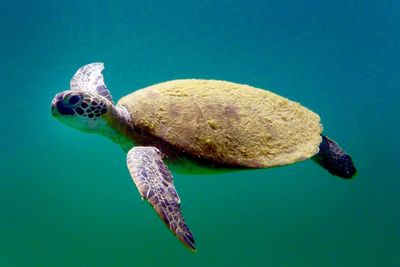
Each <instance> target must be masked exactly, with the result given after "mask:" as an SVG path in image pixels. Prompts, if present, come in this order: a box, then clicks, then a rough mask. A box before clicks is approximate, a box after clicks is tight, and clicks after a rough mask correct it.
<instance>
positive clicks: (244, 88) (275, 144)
mask: <svg viewBox="0 0 400 267" xmlns="http://www.w3.org/2000/svg"><path fill="white" fill-rule="evenodd" d="M103 69H104V64H103V63H92V64H88V65H85V66H83V67H81V68H80V69H78V71H77V72H76V73H75V75H74V76H73V78H72V79H71V81H70V87H71V88H70V90H66V91H63V92H61V93H58V94H57V95H56V96H55V97H54V99H53V101H52V104H51V111H52V114H53V115H54V116H55V117H56V118H57V119H58V120H60V121H61V122H63V123H65V124H67V125H69V126H71V127H74V128H76V129H78V130H80V131H83V132H89V133H98V134H102V135H104V136H106V137H108V138H110V139H111V140H112V141H114V142H116V143H118V144H120V145H121V147H122V148H123V149H124V150H125V151H126V152H127V165H128V169H129V172H130V175H131V177H132V179H133V181H134V183H135V185H136V187H137V188H138V190H139V193H140V195H141V197H142V199H143V198H144V199H146V200H147V201H148V202H149V203H150V204H151V206H152V207H153V208H154V209H155V211H156V212H157V214H158V215H159V216H160V218H161V219H162V220H163V221H164V222H165V224H166V225H167V227H169V229H170V230H171V231H172V232H173V233H174V234H175V235H176V236H177V238H178V239H179V240H180V241H181V242H182V243H183V244H184V245H186V246H187V247H188V248H189V249H191V250H193V251H195V242H194V238H193V235H192V233H191V231H190V230H189V228H188V227H187V225H186V223H185V220H184V218H183V216H182V213H181V208H180V199H179V196H178V193H177V191H176V189H175V187H174V184H173V180H172V174H171V172H170V170H169V168H170V169H171V170H173V171H177V172H184V173H185V172H186V173H218V172H224V171H233V170H244V169H253V168H268V167H274V166H280V165H287V164H291V163H294V162H298V161H302V160H305V159H308V158H312V159H313V160H314V161H316V162H317V163H318V164H320V165H321V166H322V167H324V168H325V169H327V170H328V171H329V172H330V173H332V174H333V175H337V176H340V177H343V178H350V177H352V176H353V175H354V174H355V173H356V169H355V167H354V165H353V162H352V159H351V157H350V156H349V155H348V154H347V153H346V152H345V151H344V150H343V149H342V148H340V147H339V146H338V144H337V143H335V142H334V141H333V140H331V139H329V138H328V137H326V136H324V135H321V133H322V126H321V124H320V118H319V116H318V115H317V114H315V113H314V112H312V111H310V110H309V109H307V108H305V107H303V106H302V105H300V104H299V103H296V102H293V101H291V100H288V99H287V98H284V97H281V96H279V95H277V94H274V93H272V92H270V91H267V90H263V89H258V88H255V87H251V86H248V85H242V84H236V83H232V82H226V81H218V80H199V79H185V80H174V81H168V82H164V83H160V84H156V85H153V86H150V87H147V88H144V89H141V90H137V91H134V92H133V93H131V94H129V95H127V96H125V97H123V98H122V99H121V100H119V101H118V103H117V104H116V105H115V104H114V101H113V99H112V97H111V94H110V92H109V91H108V89H107V88H106V85H105V83H104V80H103V75H102V71H103ZM167 166H168V167H169V168H168V167H167Z"/></svg>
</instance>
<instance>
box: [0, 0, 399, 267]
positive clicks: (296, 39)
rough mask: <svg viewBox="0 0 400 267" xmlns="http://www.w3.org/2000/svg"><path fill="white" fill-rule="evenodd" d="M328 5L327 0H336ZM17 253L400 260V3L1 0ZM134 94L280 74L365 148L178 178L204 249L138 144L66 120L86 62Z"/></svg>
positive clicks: (149, 261) (277, 262) (89, 258)
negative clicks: (176, 225) (160, 202)
mask: <svg viewBox="0 0 400 267" xmlns="http://www.w3.org/2000/svg"><path fill="white" fill-rule="evenodd" d="M321 2H322V1H321ZM1 4H2V5H1V9H0V15H1V16H0V25H1V32H0V34H1V42H0V48H1V53H0V77H1V78H0V83H1V84H0V88H1V89H0V92H1V97H0V106H1V108H2V110H1V113H0V114H1V119H0V133H1V138H0V159H1V160H0V174H1V175H0V209H1V210H0V211H1V212H0V266H1V267H14V266H18V267H19V266H273V267H280V266H307V267H310V266H316V267H319V266H324V267H330V266H332V267H336V266H340V267H345V266H382V267H397V266H400V226H399V225H400V181H399V179H400V164H399V163H398V161H399V156H398V153H399V150H400V145H399V142H398V137H399V133H400V127H399V121H400V120H399V118H400V116H399V115H400V114H399V113H400V109H399V107H398V105H399V101H398V99H399V97H400V93H399V92H400V91H399V88H400V78H399V77H400V76H399V70H400V54H399V47H400V30H399V29H400V22H399V19H398V18H399V16H398V14H399V10H400V4H399V2H398V1H384V4H383V3H378V2H377V1H341V0H340V1H334V2H333V3H330V2H328V1H326V3H325V4H322V3H320V2H319V1H288V0H283V1H232V0H231V1H211V0H209V1H58V0H52V1H33V0H31V1H8V0H6V1H2V2H1ZM94 61H102V62H105V64H106V70H105V80H106V83H107V85H108V87H109V89H110V91H111V92H112V94H113V97H114V99H119V98H120V97H122V96H124V95H125V94H127V93H130V92H131V91H133V90H136V89H138V88H142V87H144V86H147V85H151V84H154V83H158V82H162V81H166V80H172V79H177V78H204V79H211V78H213V79H222V80H229V81H234V82H238V83H245V84H251V85H254V86H257V87H261V88H268V89H270V90H272V91H275V92H277V93H279V94H281V95H284V96H286V97H289V98H290V99H293V100H296V101H299V102H301V103H302V104H304V105H305V106H307V107H309V108H311V109H313V110H314V111H316V112H318V113H319V114H320V115H321V118H322V120H323V123H324V130H325V133H326V134H327V135H329V136H330V137H332V138H333V139H335V140H337V141H338V142H339V143H340V144H341V145H342V146H343V147H344V148H345V149H346V150H347V151H348V152H349V153H350V154H351V155H352V156H353V159H354V161H355V163H356V165H357V167H358V169H359V173H358V176H357V177H356V178H355V179H353V180H351V181H346V180H342V179H340V178H336V177H333V176H331V175H330V174H329V173H327V172H326V171H324V170H323V169H322V168H320V167H319V166H317V165H316V164H315V163H313V162H312V161H306V162H302V163H299V164H295V165H292V166H287V167H282V168H274V169H269V170H256V171H248V172H237V173H228V174H224V175H212V176H205V175H196V176H190V175H189V176H188V175H181V174H176V175H175V184H176V186H177V188H178V191H179V194H180V197H181V199H182V208H183V212H184V214H185V217H186V219H187V222H188V224H189V226H190V228H191V230H192V231H193V233H194V236H195V240H196V244H197V249H198V252H197V253H196V254H193V253H190V252H189V251H188V250H187V249H185V248H184V247H183V246H182V245H181V244H180V243H179V242H178V241H177V240H176V239H175V238H174V237H173V235H171V234H170V233H169V231H167V229H166V228H165V226H164V225H163V223H162V222H161V221H160V220H159V219H158V218H157V216H156V215H155V213H154V211H153V210H152V209H151V208H150V207H149V206H148V204H146V203H143V202H141V200H140V197H139V194H138V192H137V189H136V188H135V187H134V185H133V183H132V181H131V178H130V177H129V173H128V170H127V168H126V166H125V154H124V153H123V151H122V150H121V149H120V148H119V147H118V146H117V145H115V144H113V143H112V142H110V141H108V140H106V139H105V138H103V137H101V136H97V135H88V134H83V133H80V132H78V131H76V130H74V129H72V128H68V127H66V126H64V125H62V124H61V123H59V122H58V121H56V120H54V119H53V118H52V117H51V114H50V101H51V99H52V97H53V96H54V95H55V94H56V93H57V92H59V91H62V90H65V89H68V87H69V79H70V78H71V76H72V75H73V73H74V72H75V71H76V69H77V68H78V67H80V66H82V65H84V64H87V63H90V62H94Z"/></svg>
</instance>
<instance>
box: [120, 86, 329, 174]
mask: <svg viewBox="0 0 400 267" xmlns="http://www.w3.org/2000/svg"><path fill="white" fill-rule="evenodd" d="M118 105H123V106H125V107H126V108H127V109H128V111H129V113H130V115H131V117H132V123H133V124H134V126H135V127H140V128H143V129H146V131H149V132H150V133H151V134H152V135H155V136H157V137H160V138H162V139H164V140H165V141H167V142H169V143H170V144H172V145H173V146H175V147H177V148H178V149H180V150H182V151H185V152H187V153H190V154H192V155H197V156H200V157H203V158H206V159H209V160H211V161H213V162H216V163H219V164H223V165H224V164H226V165H231V166H232V165H233V166H243V167H272V166H278V165H285V164H290V163H293V162H297V161H301V160H304V159H308V158H310V157H311V156H313V155H315V154H316V153H317V152H318V147H319V144H320V142H321V136H320V134H321V132H322V126H321V124H320V118H319V116H318V115H317V114H315V113H314V112H312V111H310V110H309V109H307V108H305V107H303V106H301V105H300V104H299V103H296V102H293V101H290V100H288V99H287V98H284V97H281V96H279V95H276V94H274V93H272V92H270V91H267V90H263V89H258V88H255V87H251V86H248V85H242V84H236V83H231V82H225V81H216V80H196V79H188V80H174V81H168V82H164V83H160V84H156V85H153V86H150V87H147V88H144V89H141V90H138V91H135V92H133V93H131V94H129V95H127V96H125V97H123V98H122V99H121V100H120V101H119V102H118Z"/></svg>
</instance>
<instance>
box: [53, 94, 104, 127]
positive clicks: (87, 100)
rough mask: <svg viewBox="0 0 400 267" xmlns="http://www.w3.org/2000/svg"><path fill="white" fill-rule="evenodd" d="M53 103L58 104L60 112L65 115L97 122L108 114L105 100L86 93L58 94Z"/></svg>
mask: <svg viewBox="0 0 400 267" xmlns="http://www.w3.org/2000/svg"><path fill="white" fill-rule="evenodd" d="M53 103H56V106H57V108H58V111H59V112H60V113H61V114H63V115H80V116H82V117H87V118H90V119H94V120H96V119H97V118H99V117H100V116H101V115H103V114H105V113H106V112H107V105H106V102H105V101H104V99H102V98H100V97H96V96H94V95H91V94H89V93H85V92H71V91H69V92H61V93H58V94H57V95H56V96H55V97H54V99H53Z"/></svg>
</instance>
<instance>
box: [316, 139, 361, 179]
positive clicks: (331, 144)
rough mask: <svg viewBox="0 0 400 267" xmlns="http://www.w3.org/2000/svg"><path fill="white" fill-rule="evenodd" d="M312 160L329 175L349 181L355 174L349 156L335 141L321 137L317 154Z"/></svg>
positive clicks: (354, 168)
mask: <svg viewBox="0 0 400 267" xmlns="http://www.w3.org/2000/svg"><path fill="white" fill-rule="evenodd" d="M313 160H314V161H315V162H317V163H318V164H319V165H321V166H322V167H323V168H324V169H326V170H328V171H329V172H330V173H331V174H333V175H336V176H339V177H342V178H345V179H349V178H351V177H353V176H354V175H355V174H356V167H355V166H354V163H353V160H352V159H351V157H350V155H349V154H347V153H346V152H345V151H344V150H343V149H342V148H341V147H340V146H339V145H338V144H337V143H336V142H335V141H333V140H331V139H329V138H328V137H326V136H324V135H322V142H321V144H320V145H319V152H318V154H316V155H315V156H314V157H313Z"/></svg>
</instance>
